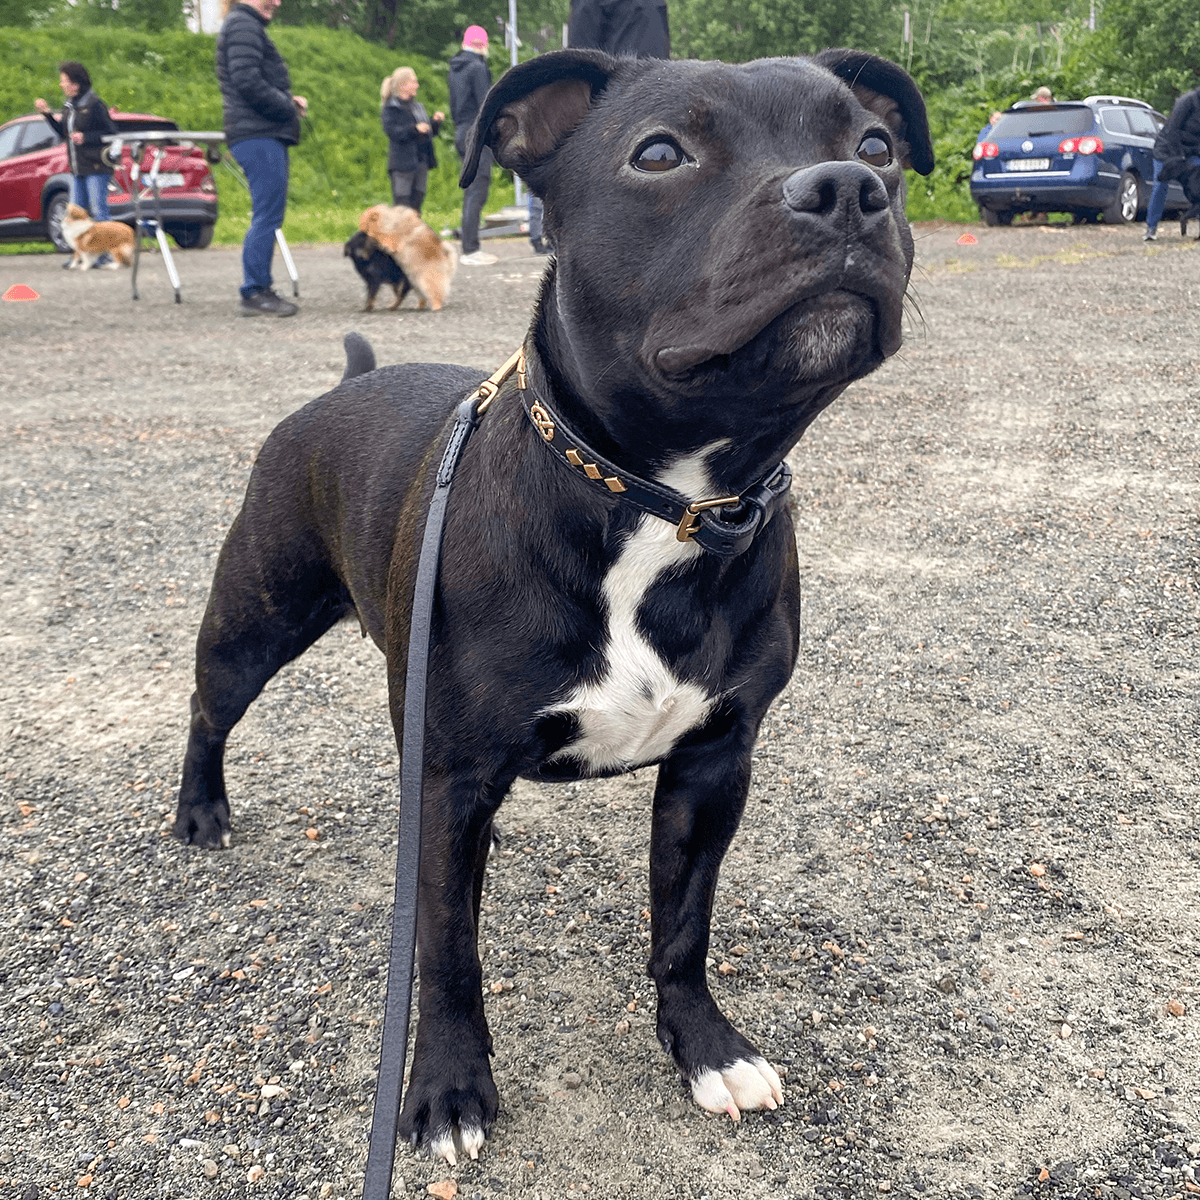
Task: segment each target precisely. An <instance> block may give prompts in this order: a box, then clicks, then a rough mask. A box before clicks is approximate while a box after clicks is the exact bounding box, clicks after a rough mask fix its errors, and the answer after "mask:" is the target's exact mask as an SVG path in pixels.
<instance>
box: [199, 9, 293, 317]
mask: <svg viewBox="0 0 1200 1200" xmlns="http://www.w3.org/2000/svg"><path fill="white" fill-rule="evenodd" d="M279 2H280V0H249V2H248V3H244V4H232V5H231V6H230V7H229V9H228V12H227V14H226V16H225V21H224V23H223V24H222V25H221V32H220V33H219V34H218V35H217V80H218V81H219V82H220V85H221V99H222V101H223V102H224V106H225V140H226V142H227V143H228V145H229V149H230V152H231V153H232V154H233V157H234V158H236V159H237V161H238V163H239V164H240V165H241V168H242V170H243V171H244V172H245V173H246V181H247V183H249V185H250V204H251V218H250V228H249V229H248V230H247V231H246V240H245V241H244V242H243V243H242V273H243V279H242V288H241V294H242V312H243V313H244V314H245V315H246V316H254V315H256V314H258V313H268V314H270V315H273V316H278V317H290V316H291V315H292V314H293V313H295V312H296V311H297V308H296V305H294V304H293V303H292V302H291V301H290V300H284V299H283V298H282V297H280V296H277V295H276V294H275V292H274V291H273V289H272V287H271V259H272V257H273V256H274V254H275V231H276V230H277V229H278V228H279V227H280V226H281V225H282V224H283V214H284V212H285V211H286V209H287V184H288V147H289V146H294V145H296V143H297V142H299V140H300V118H301V117H302V116H303V115H304V114H305V113H306V112H307V111H308V101H307V100H306V99H305V98H304V97H303V96H293V95H292V81H291V77H290V76H289V75H288V69H287V63H285V62H284V61H283V58H282V56H281V55H280V53H279V51H278V50H277V49H276V48H275V43H274V42H272V41H271V39H270V38H269V37H268V36H267V24H268V22H269V21H270V20H271V18H272V17H273V16H274V15H275V10H276V9H277V8H278V7H279Z"/></svg>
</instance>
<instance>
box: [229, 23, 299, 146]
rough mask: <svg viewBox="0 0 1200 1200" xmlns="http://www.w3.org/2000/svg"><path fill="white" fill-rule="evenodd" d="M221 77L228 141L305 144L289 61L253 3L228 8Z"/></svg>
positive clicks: (232, 143)
mask: <svg viewBox="0 0 1200 1200" xmlns="http://www.w3.org/2000/svg"><path fill="white" fill-rule="evenodd" d="M217 79H218V81H219V82H220V84H221V99H222V100H223V101H224V104H225V140H226V143H227V144H228V145H230V146H233V145H235V144H236V143H238V142H244V141H246V140H247V139H248V138H275V139H276V140H277V141H280V142H283V144H284V145H285V146H294V145H295V144H296V143H297V142H298V141H299V140H300V114H299V113H298V112H297V111H296V106H295V105H294V104H293V103H292V81H291V78H290V77H289V76H288V69H287V63H285V62H284V61H283V58H282V56H281V55H280V53H279V51H278V50H276V49H275V43H274V42H273V41H271V39H270V38H269V37H267V22H266V21H264V20H263V19H262V17H260V16H259V15H258V13H257V12H255V11H254V9H252V8H251V7H250V6H249V5H248V4H235V5H234V6H233V8H231V9H230V10H229V16H227V17H226V18H225V22H224V24H223V25H222V26H221V32H220V33H219V34H218V35H217Z"/></svg>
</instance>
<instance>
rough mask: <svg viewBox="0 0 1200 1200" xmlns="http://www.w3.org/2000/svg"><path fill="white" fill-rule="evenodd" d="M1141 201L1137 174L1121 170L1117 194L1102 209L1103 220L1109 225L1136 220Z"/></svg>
mask: <svg viewBox="0 0 1200 1200" xmlns="http://www.w3.org/2000/svg"><path fill="white" fill-rule="evenodd" d="M1141 201H1142V196H1141V189H1140V188H1139V187H1138V181H1137V176H1136V175H1134V174H1133V173H1132V172H1131V171H1122V172H1121V180H1120V182H1119V183H1118V184H1117V194H1116V196H1114V197H1113V202H1112V203H1111V204H1110V205H1109V206H1108V207H1107V208H1106V209H1105V210H1104V220H1105V221H1106V222H1107V223H1108V224H1109V225H1128V224H1129V223H1130V222H1131V221H1136V220H1137V215H1138V209H1139V208H1140V207H1141Z"/></svg>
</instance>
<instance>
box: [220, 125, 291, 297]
mask: <svg viewBox="0 0 1200 1200" xmlns="http://www.w3.org/2000/svg"><path fill="white" fill-rule="evenodd" d="M229 152H230V153H231V154H232V155H233V157H234V158H236V159H237V161H238V165H239V166H240V167H241V168H242V170H243V171H244V172H245V173H246V182H247V183H248V184H249V185H250V228H249V229H247V230H246V240H245V241H244V242H243V243H242V276H243V280H242V287H241V292H242V295H243V296H250V295H253V294H254V293H255V292H261V291H263V290H264V289H266V288H269V287H270V286H271V258H272V257H273V256H274V254H275V230H277V229H278V228H279V227H280V226H281V225H282V224H283V214H284V212H285V211H286V210H287V185H288V152H287V147H286V146H285V145H284V144H283V143H282V142H281V141H279V140H278V138H247V139H246V140H245V141H244V142H236V143H235V144H234V145H232V146H230V147H229Z"/></svg>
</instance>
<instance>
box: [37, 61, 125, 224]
mask: <svg viewBox="0 0 1200 1200" xmlns="http://www.w3.org/2000/svg"><path fill="white" fill-rule="evenodd" d="M58 86H59V87H61V88H62V91H63V96H64V97H66V99H65V100H64V101H63V110H62V116H61V117H56V116H55V115H54V113H52V112H51V111H50V105H49V104H47V103H46V101H45V100H43V99H42V97H41V96H39V97H38V98H37V99H36V100H35V101H34V102H33V106H34V108H36V109H37V110H38V112H40V113H41V114H42V116H43V117H45V118H46V123H47V124H48V125H49V126H50V128H51V129H53V130H54V132H55V133H57V134H58V136H59V137H60V138H62V139H63V140H64V141H65V142H66V143H67V158H68V161H69V162H70V164H71V176H72V178H73V180H74V183H73V185H72V188H71V202H72V203H73V204H78V205H79V207H80V208H86V209H87V210H88V212H90V213H91V214H92V219H93V220H95V221H107V220H109V213H108V181H109V180H110V179H111V178H112V173H113V169H112V167H111V166H109V164H108V163H107V162H105V161H104V158H103V153H104V143H103V141H102V140H101V139H102V138H103V137H104V136H105V135H106V134H112V133H116V132H117V127H116V126H115V125H114V124H113V121H112V117H110V116H109V115H108V106H107V105H106V104H105V103H104V101H103V100H101V99H100V97H99V96H97V95H96V93H95V92H94V91H92V80H91V76H90V75H89V74H88V71H87V68H86V67H85V66H84V65H83V63H77V62H64V63H59V64H58Z"/></svg>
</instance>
